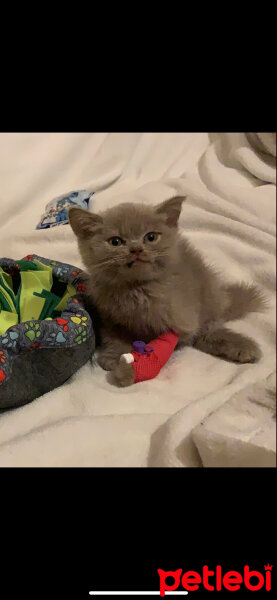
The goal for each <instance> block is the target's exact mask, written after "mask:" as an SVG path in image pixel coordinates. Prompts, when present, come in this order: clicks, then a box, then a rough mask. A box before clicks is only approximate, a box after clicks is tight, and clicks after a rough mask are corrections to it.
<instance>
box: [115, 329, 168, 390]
mask: <svg viewBox="0 0 277 600" xmlns="http://www.w3.org/2000/svg"><path fill="white" fill-rule="evenodd" d="M177 342H178V335H176V333H173V331H170V332H168V333H163V334H162V335H159V337H157V338H156V339H155V340H152V341H151V342H149V344H145V343H144V342H141V341H138V342H134V343H133V347H134V350H133V352H130V353H129V354H122V355H121V357H120V361H121V362H122V361H124V362H126V363H129V364H131V365H132V367H133V371H134V378H135V380H134V383H138V382H139V381H146V380H147V379H153V377H156V375H158V373H159V372H160V370H161V368H162V367H163V366H164V365H165V364H166V363H167V361H168V359H169V358H170V356H171V354H172V352H173V351H174V349H175V347H176V345H177Z"/></svg>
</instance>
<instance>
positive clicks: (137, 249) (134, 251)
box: [130, 246, 142, 254]
mask: <svg viewBox="0 0 277 600" xmlns="http://www.w3.org/2000/svg"><path fill="white" fill-rule="evenodd" d="M130 252H132V253H133V254H134V253H135V254H140V252H142V248H140V247H139V246H132V247H131V248H130Z"/></svg>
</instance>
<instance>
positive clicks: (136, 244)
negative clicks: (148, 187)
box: [69, 197, 266, 386]
mask: <svg viewBox="0 0 277 600" xmlns="http://www.w3.org/2000/svg"><path fill="white" fill-rule="evenodd" d="M184 200H185V198H183V197H175V198H172V199H170V200H167V201H165V202H163V203H162V204H159V205H158V206H149V205H144V204H132V203H123V204H120V205H118V206H115V207H113V208H110V209H108V210H106V211H105V212H103V213H101V214H92V213H90V212H87V211H84V210H82V209H79V208H75V207H74V208H71V209H70V211H69V221H70V225H71V227H72V229H73V231H74V233H75V235H76V236H77V240H78V245H79V250H80V253H81V256H82V259H83V262H84V264H85V266H86V268H87V271H88V289H89V295H90V297H91V300H92V303H93V305H94V307H96V309H97V312H98V315H99V318H100V339H101V346H100V351H99V357H98V362H99V364H100V365H101V366H102V367H103V368H104V369H106V370H108V371H112V375H113V376H112V381H113V382H115V383H116V384H117V385H122V386H124V385H130V384H131V383H132V382H133V371H132V368H131V366H130V365H127V366H126V365H124V364H122V363H119V357H120V355H121V354H122V353H123V352H130V351H131V350H132V343H133V341H135V340H144V341H145V342H146V343H148V342H149V341H150V340H151V339H153V338H155V337H157V336H158V335H159V334H161V333H164V332H165V331H167V330H170V329H171V330H173V331H175V332H176V333H177V334H178V335H179V340H180V343H184V344H187V345H193V346H194V347H195V348H198V349H199V350H202V351H203V352H208V353H210V354H213V355H215V356H219V357H221V358H224V359H226V360H231V361H236V362H239V363H245V362H255V361H257V360H258V359H259V358H260V356H261V351H260V348H259V346H258V345H257V344H256V342H254V340H252V339H251V338H248V337H246V336H243V335H240V334H238V333H235V332H233V331H231V330H230V329H227V328H226V327H225V326H224V323H225V322H226V321H229V320H232V319H238V318H240V317H243V316H244V315H246V314H247V313H248V312H253V311H258V310H263V309H264V308H265V306H266V302H265V300H264V298H263V297H262V295H261V293H260V292H259V290H258V289H257V288H256V287H255V286H249V285H244V284H242V283H238V284H235V285H226V284H225V283H224V280H223V277H222V276H221V275H220V274H218V273H217V272H216V271H215V270H214V268H212V267H211V266H209V265H207V264H206V263H205V261H204V259H203V258H202V256H201V255H200V253H199V252H198V251H197V250H196V249H195V248H193V247H192V245H191V244H190V243H189V242H188V240H186V239H185V238H184V237H183V236H181V235H180V232H179V231H178V219H179V216H180V212H181V209H182V204H183V202H184ZM149 233H151V234H154V240H152V238H153V235H150V237H149V236H148V237H147V234H149ZM114 238H120V240H119V242H118V245H117V246H115V245H113V243H114V242H113V241H112V240H114Z"/></svg>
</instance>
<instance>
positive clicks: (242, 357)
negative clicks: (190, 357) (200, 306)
mask: <svg viewBox="0 0 277 600" xmlns="http://www.w3.org/2000/svg"><path fill="white" fill-rule="evenodd" d="M193 346H194V348H197V349H198V350H201V351H202V352H206V353H207V354H212V355H214V356H219V357H221V358H224V359H226V360H230V361H233V362H238V363H254V362H257V361H258V360H259V359H260V358H261V356H262V352H261V350H260V347H259V346H258V344H256V342H254V340H252V338H250V337H247V336H245V335H241V334H240V333H235V332H234V331H231V329H227V328H225V327H219V328H217V329H211V330H206V331H202V332H201V331H200V332H199V334H197V336H196V337H195V339H194V342H193Z"/></svg>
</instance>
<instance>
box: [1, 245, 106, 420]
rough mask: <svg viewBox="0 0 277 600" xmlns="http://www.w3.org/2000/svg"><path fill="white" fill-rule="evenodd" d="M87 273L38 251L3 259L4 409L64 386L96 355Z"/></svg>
mask: <svg viewBox="0 0 277 600" xmlns="http://www.w3.org/2000/svg"><path fill="white" fill-rule="evenodd" d="M84 291H85V285H84V283H83V280H82V271H81V270H80V269H77V268H76V267H74V266H72V265H68V264H64V263H61V262H58V261H51V260H48V259H46V258H42V257H40V256H37V255H36V254H32V255H28V256H26V257H25V258H24V259H22V260H19V261H14V260H12V259H9V258H2V259H0V409H2V408H13V407H17V406H21V405H23V404H27V403H28V402H31V401H32V400H34V399H35V398H37V397H38V396H41V395H42V394H45V393H46V392H49V391H50V390H52V389H54V388H56V387H58V386H60V385H62V384H63V383H64V382H65V381H66V380H67V379H68V378H69V377H71V375H73V373H75V372H76V371H77V370H78V369H79V368H80V367H81V366H82V365H84V364H85V363H86V362H87V360H88V359H89V358H90V357H91V356H92V354H93V352H94V349H95V335H94V330H93V324H92V320H91V318H90V316H89V314H88V312H87V311H86V310H85V308H84V304H83V302H82V295H83V292H84Z"/></svg>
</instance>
